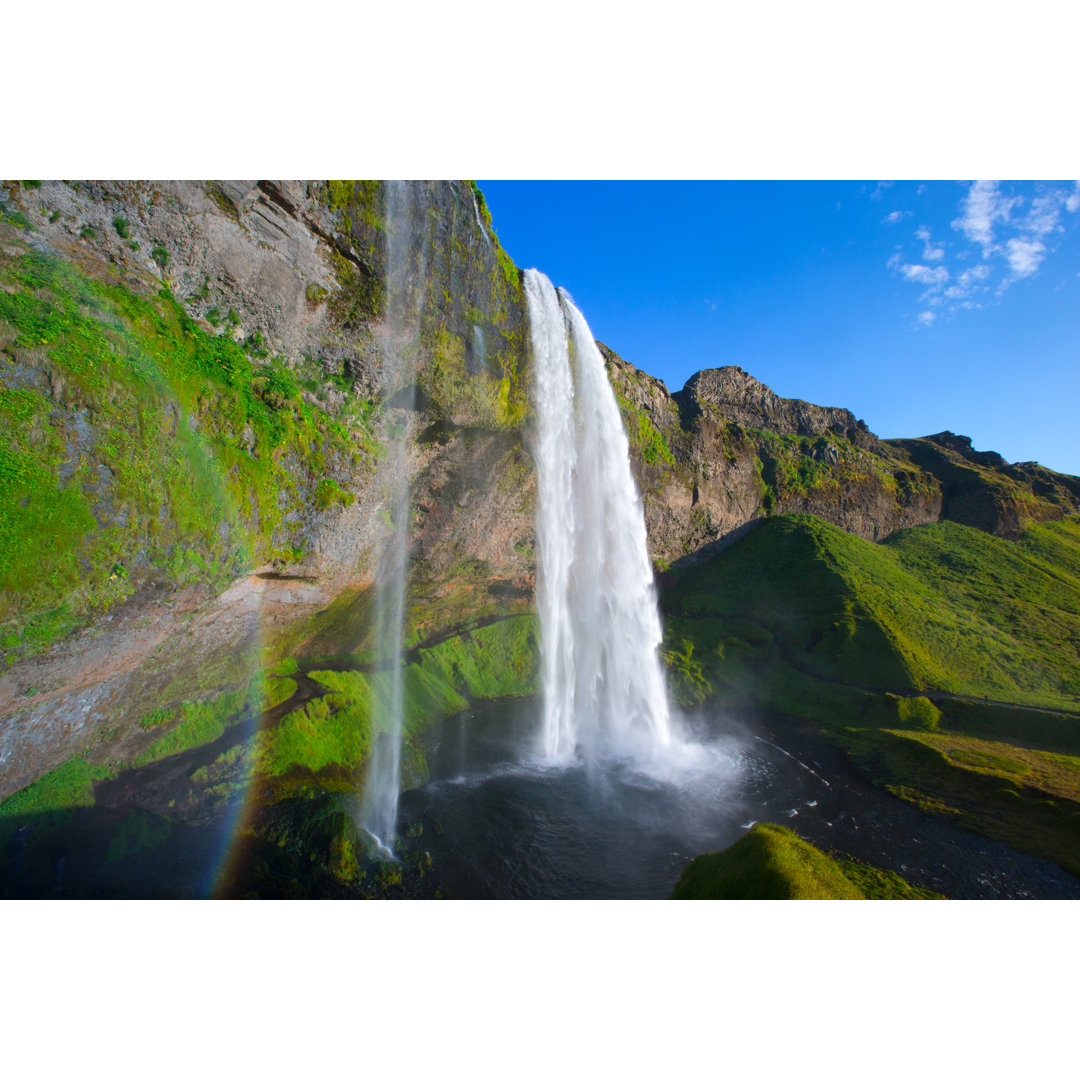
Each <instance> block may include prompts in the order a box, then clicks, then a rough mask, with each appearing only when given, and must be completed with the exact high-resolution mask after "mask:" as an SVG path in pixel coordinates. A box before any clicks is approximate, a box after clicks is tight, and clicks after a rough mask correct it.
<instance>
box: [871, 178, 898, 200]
mask: <svg viewBox="0 0 1080 1080" xmlns="http://www.w3.org/2000/svg"><path fill="white" fill-rule="evenodd" d="M895 183H896V181H895V180H879V181H878V182H877V187H876V188H874V190H873V191H871V192H870V198H871V199H880V198H881V196H882V195H884V194H885V192H886V190H887V189H888V188H891V187H892V186H893V184H895Z"/></svg>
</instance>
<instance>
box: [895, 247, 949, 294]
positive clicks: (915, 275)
mask: <svg viewBox="0 0 1080 1080" xmlns="http://www.w3.org/2000/svg"><path fill="white" fill-rule="evenodd" d="M889 266H891V267H892V268H893V269H894V270H895V271H896V272H897V273H898V274H900V275H901V277H903V279H904V280H905V281H914V282H916V283H918V284H919V285H931V286H934V287H940V286H942V285H944V284H945V282H946V281H948V280H949V271H948V270H946V269H945V267H944V266H923V265H922V264H921V263H905V262H904V260H903V259H901V258H900V256H899V255H894V256H893V257H892V258H891V259H889Z"/></svg>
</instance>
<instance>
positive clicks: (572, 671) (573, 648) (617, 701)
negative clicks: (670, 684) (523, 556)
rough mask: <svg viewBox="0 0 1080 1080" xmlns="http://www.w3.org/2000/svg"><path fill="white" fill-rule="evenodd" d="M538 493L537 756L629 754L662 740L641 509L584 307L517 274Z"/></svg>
mask: <svg viewBox="0 0 1080 1080" xmlns="http://www.w3.org/2000/svg"><path fill="white" fill-rule="evenodd" d="M525 290H526V295H527V297H528V304H529V320H530V324H531V333H532V345H533V357H534V365H535V392H536V413H537V434H536V442H535V447H534V454H535V457H536V465H537V478H538V484H539V500H538V509H537V516H536V531H537V543H538V547H539V562H538V568H537V579H538V580H537V602H538V607H539V610H540V631H541V643H542V644H541V649H542V688H543V717H544V719H543V732H542V753H543V755H544V757H546V758H548V759H549V760H552V761H563V760H567V759H568V758H570V757H571V756H572V755H573V754H574V752H575V750H576V749H577V748H578V747H581V748H582V749H583V750H585V751H586V752H588V753H591V754H596V753H600V754H612V755H615V756H622V755H629V756H640V755H642V754H647V753H649V752H650V751H651V750H654V749H656V748H659V747H666V746H668V745H669V744H670V743H671V741H672V730H671V720H670V715H669V710H668V700H667V687H666V684H665V679H664V673H663V669H662V667H661V664H660V658H659V655H658V652H657V650H658V648H659V645H660V641H661V629H660V616H659V613H658V611H657V606H656V592H655V588H654V585H653V574H652V565H651V563H650V561H649V554H648V548H647V545H646V533H645V518H644V514H643V512H642V506H641V500H640V498H639V497H638V493H637V489H636V487H635V485H634V478H633V475H632V474H631V472H630V457H629V446H628V442H627V438H626V432H625V430H624V429H623V424H622V417H621V416H620V414H619V406H618V403H617V402H616V400H615V394H614V392H613V391H612V389H611V385H610V383H609V382H608V378H607V372H606V370H605V368H604V358H603V357H602V356H601V355H600V350H599V349H598V348H597V346H596V342H595V341H594V340H593V336H592V334H591V333H590V332H589V327H588V324H587V323H586V322H585V318H584V316H583V315H582V314H581V312H580V311H578V309H577V308H576V307H575V306H574V305H573V303H572V302H571V300H570V298H569V297H568V296H567V294H566V293H565V292H563V291H559V292H556V290H555V288H554V286H553V285H552V284H551V282H550V281H549V280H548V279H547V277H545V276H544V275H543V274H541V273H540V272H539V271H538V270H527V271H526V273H525Z"/></svg>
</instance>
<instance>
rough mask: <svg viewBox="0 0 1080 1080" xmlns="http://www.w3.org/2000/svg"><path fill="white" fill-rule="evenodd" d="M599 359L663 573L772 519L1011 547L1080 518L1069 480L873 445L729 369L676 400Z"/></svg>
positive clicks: (955, 450) (972, 455) (944, 446)
mask: <svg viewBox="0 0 1080 1080" xmlns="http://www.w3.org/2000/svg"><path fill="white" fill-rule="evenodd" d="M602 348H603V349H604V355H605V357H606V359H607V363H608V369H609V372H610V375H611V380H612V384H613V386H614V387H615V392H616V395H617V396H618V398H619V402H620V405H621V407H622V411H623V417H624V420H625V421H626V426H627V431H628V434H629V437H630V444H631V455H632V457H633V460H634V468H635V474H636V476H637V480H638V484H639V487H640V489H641V491H642V497H643V501H644V504H645V517H646V521H647V523H648V528H649V543H650V549H651V551H652V554H653V557H654V559H655V560H656V561H657V562H658V564H659V565H661V566H664V565H667V564H669V563H672V562H674V561H676V560H679V559H682V558H694V557H695V556H696V555H698V554H702V553H707V552H709V551H711V550H715V549H716V548H717V547H720V546H723V545H724V544H725V543H726V542H729V541H730V540H732V539H734V538H736V537H738V536H739V535H741V533H742V530H744V529H745V528H747V527H748V526H750V525H752V523H754V522H755V521H758V520H760V519H762V518H765V517H769V516H772V515H774V514H791V513H799V514H813V515H814V516H815V517H818V518H821V519H822V520H823V521H827V522H829V523H830V524H833V525H838V526H840V527H841V528H842V529H844V530H845V531H847V532H850V533H852V534H853V535H855V536H859V537H862V538H864V539H867V540H880V539H883V538H885V537H887V536H889V535H891V534H892V533H894V532H896V531H897V530H899V529H903V528H909V527H911V526H914V525H923V524H926V523H928V522H933V521H940V520H951V521H958V522H960V523H962V524H965V525H973V526H975V527H976V528H979V529H982V530H984V531H986V532H991V533H994V534H996V535H1000V536H1006V537H1009V538H1013V539H1015V538H1016V537H1018V536H1019V535H1020V532H1021V530H1022V528H1023V527H1024V525H1025V524H1027V523H1029V522H1032V521H1043V520H1051V519H1056V518H1060V517H1061V516H1063V515H1064V514H1072V513H1076V511H1077V510H1078V509H1080V490H1078V483H1080V482H1078V480H1077V478H1076V477H1070V476H1063V475H1062V474H1060V473H1054V472H1052V471H1051V470H1049V469H1044V468H1042V467H1041V466H1039V465H1037V464H1035V463H1033V462H1029V463H1022V464H1017V465H1008V464H1006V463H1005V461H1004V460H1003V459H1002V458H1001V457H1000V455H998V454H995V453H993V452H978V451H974V450H972V449H971V440H970V439H966V438H964V437H963V436H956V435H953V434H952V433H950V432H944V433H942V434H940V435H932V436H928V437H926V438H923V439H899V440H881V439H878V438H877V437H876V436H875V435H874V434H873V432H871V431H870V430H869V428H868V427H867V426H866V424H865V423H864V422H863V421H861V420H857V419H856V418H855V417H854V416H853V415H852V414H851V413H850V412H849V411H848V410H847V409H840V408H827V407H823V406H820V405H811V404H809V403H808V402H805V401H797V400H793V399H789V398H781V397H778V396H777V395H776V394H775V393H773V391H772V390H770V389H769V388H768V387H767V386H765V385H764V384H762V383H761V382H759V381H758V380H757V379H755V378H753V376H751V375H748V374H747V373H746V372H745V371H743V370H742V369H741V368H738V367H723V368H716V369H711V370H707V371H700V372H698V373H697V374H696V375H694V376H693V377H692V378H691V379H689V380H688V382H687V383H686V385H685V386H684V387H683V389H682V390H680V391H678V392H677V393H675V394H671V393H669V392H668V390H667V388H666V387H665V386H664V384H663V383H662V382H661V381H660V380H659V379H655V378H653V377H651V376H649V375H646V374H645V373H644V372H641V371H639V370H637V369H636V368H634V367H633V366H632V365H631V364H628V363H627V362H626V361H625V360H622V359H621V358H620V357H619V356H617V355H616V354H615V353H614V352H613V351H612V350H611V349H610V348H607V347H606V346H603V347H602Z"/></svg>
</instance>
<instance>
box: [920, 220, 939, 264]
mask: <svg viewBox="0 0 1080 1080" xmlns="http://www.w3.org/2000/svg"><path fill="white" fill-rule="evenodd" d="M915 235H916V237H917V238H918V239H920V240H921V241H922V242H923V253H922V257H923V258H924V259H925V260H926V261H927V262H941V260H942V259H944V258H945V248H944V247H943V246H938V247H935V246H934V245H933V244H932V243H931V242H930V230H929V229H928V228H927V227H926V226H925V225H920V226H919V228H917V229H916V230H915Z"/></svg>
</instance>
